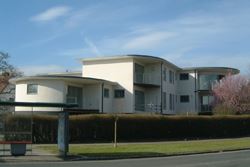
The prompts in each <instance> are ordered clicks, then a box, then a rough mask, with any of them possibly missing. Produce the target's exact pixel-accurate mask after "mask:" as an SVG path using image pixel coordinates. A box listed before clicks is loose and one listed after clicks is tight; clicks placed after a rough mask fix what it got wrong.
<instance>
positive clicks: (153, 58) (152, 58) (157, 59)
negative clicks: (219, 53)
mask: <svg viewBox="0 0 250 167" xmlns="http://www.w3.org/2000/svg"><path fill="white" fill-rule="evenodd" d="M126 58H135V59H138V60H143V61H145V62H146V61H148V62H149V61H150V62H152V61H155V62H164V63H166V64H168V65H170V66H172V67H173V68H176V69H177V70H184V71H188V70H190V71H191V70H198V71H223V72H227V71H230V72H232V73H234V74H238V73H239V72H240V70H238V69H235V68H230V67H188V68H180V67H178V66H176V65H175V64H173V63H171V62H169V61H167V60H165V59H163V58H161V57H156V56H149V55H137V54H127V55H116V56H102V57H94V58H83V59H81V61H82V62H84V61H85V62H88V61H99V60H100V61H101V60H115V59H126Z"/></svg>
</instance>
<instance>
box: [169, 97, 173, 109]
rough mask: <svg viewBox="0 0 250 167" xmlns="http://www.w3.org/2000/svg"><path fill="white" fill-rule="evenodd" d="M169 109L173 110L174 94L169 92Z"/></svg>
mask: <svg viewBox="0 0 250 167" xmlns="http://www.w3.org/2000/svg"><path fill="white" fill-rule="evenodd" d="M169 110H174V95H173V94H169Z"/></svg>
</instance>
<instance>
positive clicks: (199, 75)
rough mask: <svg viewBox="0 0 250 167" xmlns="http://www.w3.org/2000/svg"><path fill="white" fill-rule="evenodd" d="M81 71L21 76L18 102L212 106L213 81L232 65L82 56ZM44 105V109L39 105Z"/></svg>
mask: <svg viewBox="0 0 250 167" xmlns="http://www.w3.org/2000/svg"><path fill="white" fill-rule="evenodd" d="M81 62H82V72H79V73H63V74H62V73H61V74H48V75H37V76H29V77H22V78H17V79H13V80H11V82H12V83H14V84H16V96H15V101H17V102H54V103H76V104H78V109H77V110H78V111H79V112H90V111H91V112H97V113H112V112H117V113H161V114H179V113H186V112H195V113H199V112H209V111H211V109H212V106H211V103H212V101H213V96H212V94H211V86H212V84H213V83H214V82H215V81H217V80H219V79H221V78H222V77H224V76H225V75H226V74H227V73H232V74H237V73H239V70H237V69H234V68H227V67H197V68H180V67H177V66H176V65H174V64H172V63H170V62H168V61H167V60H164V59H162V58H159V57H153V56H145V55H122V56H112V57H97V58H86V59H82V60H81ZM37 110H41V109H37Z"/></svg>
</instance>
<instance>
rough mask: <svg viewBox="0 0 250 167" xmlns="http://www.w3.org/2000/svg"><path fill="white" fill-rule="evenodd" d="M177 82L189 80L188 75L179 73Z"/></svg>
mask: <svg viewBox="0 0 250 167" xmlns="http://www.w3.org/2000/svg"><path fill="white" fill-rule="evenodd" d="M183 76H187V77H183ZM179 80H180V81H187V80H189V73H180V76H179Z"/></svg>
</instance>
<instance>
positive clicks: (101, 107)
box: [101, 83, 104, 113]
mask: <svg viewBox="0 0 250 167" xmlns="http://www.w3.org/2000/svg"><path fill="white" fill-rule="evenodd" d="M103 95H104V83H102V106H101V113H103Z"/></svg>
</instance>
